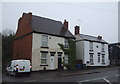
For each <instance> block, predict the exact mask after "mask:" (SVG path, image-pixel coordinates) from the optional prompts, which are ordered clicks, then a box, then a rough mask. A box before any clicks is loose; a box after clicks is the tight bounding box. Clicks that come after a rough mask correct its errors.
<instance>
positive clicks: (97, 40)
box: [79, 34, 108, 44]
mask: <svg viewBox="0 0 120 84" xmlns="http://www.w3.org/2000/svg"><path fill="white" fill-rule="evenodd" d="M79 36H80V37H81V38H82V40H88V41H93V42H100V43H107V42H106V41H104V40H103V39H101V40H99V39H98V37H95V36H90V35H85V34H79ZM107 44H108V43H107Z"/></svg>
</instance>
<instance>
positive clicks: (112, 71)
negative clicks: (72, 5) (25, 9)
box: [2, 67, 119, 84]
mask: <svg viewBox="0 0 120 84" xmlns="http://www.w3.org/2000/svg"><path fill="white" fill-rule="evenodd" d="M93 71H94V72H95V73H93V72H92V71H90V70H82V71H71V72H70V71H48V72H32V74H31V76H24V75H23V76H18V77H13V76H6V75H5V74H3V80H2V81H3V82H7V83H4V84H13V82H16V83H15V84H18V82H22V83H30V84H31V83H34V84H36V82H37V83H39V82H41V83H43V82H46V83H50V82H52V83H53V82H57V83H58V82H59V83H60V82H62V84H66V83H67V82H68V84H71V83H77V84H84V83H85V84H86V83H90V82H92V83H93V82H94V83H97V84H98V82H99V83H102V84H103V83H105V84H114V83H113V82H115V83H116V84H117V83H118V82H119V81H118V78H119V74H118V71H119V70H118V67H111V68H102V69H97V70H93ZM68 72H69V73H68ZM73 72H74V73H73ZM86 72H87V73H86ZM41 83H40V84H41ZM118 84H119V83H118Z"/></svg>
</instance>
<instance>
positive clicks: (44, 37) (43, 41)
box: [42, 35, 48, 47]
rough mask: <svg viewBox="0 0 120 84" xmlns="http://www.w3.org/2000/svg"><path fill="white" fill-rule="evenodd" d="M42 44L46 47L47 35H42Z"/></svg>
mask: <svg viewBox="0 0 120 84" xmlns="http://www.w3.org/2000/svg"><path fill="white" fill-rule="evenodd" d="M42 46H43V47H48V36H47V35H42Z"/></svg>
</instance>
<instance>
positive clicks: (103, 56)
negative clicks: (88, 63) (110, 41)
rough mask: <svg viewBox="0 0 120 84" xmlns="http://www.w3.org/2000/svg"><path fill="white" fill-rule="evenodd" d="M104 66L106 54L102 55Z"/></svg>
mask: <svg viewBox="0 0 120 84" xmlns="http://www.w3.org/2000/svg"><path fill="white" fill-rule="evenodd" d="M102 64H105V54H102Z"/></svg>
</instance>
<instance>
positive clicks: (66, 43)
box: [64, 38, 69, 48]
mask: <svg viewBox="0 0 120 84" xmlns="http://www.w3.org/2000/svg"><path fill="white" fill-rule="evenodd" d="M64 43H65V45H64V48H69V39H66V38H65V41H64Z"/></svg>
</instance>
